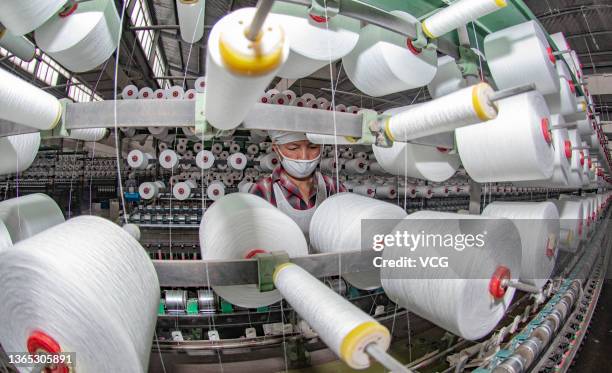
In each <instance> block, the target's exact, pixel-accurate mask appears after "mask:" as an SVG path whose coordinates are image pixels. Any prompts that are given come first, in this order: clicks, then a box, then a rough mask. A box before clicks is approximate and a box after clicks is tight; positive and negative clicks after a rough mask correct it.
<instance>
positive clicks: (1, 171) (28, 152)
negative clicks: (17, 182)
mask: <svg viewBox="0 0 612 373" xmlns="http://www.w3.org/2000/svg"><path fill="white" fill-rule="evenodd" d="M39 146H40V133H39V132H33V133H26V134H22V135H13V136H6V137H0V154H2V157H0V175H7V174H12V173H19V172H23V171H25V170H27V169H28V168H29V167H30V166H31V165H32V162H34V158H36V155H37V154H38V147H39Z"/></svg>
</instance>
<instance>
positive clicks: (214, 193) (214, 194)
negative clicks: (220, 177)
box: [206, 181, 225, 201]
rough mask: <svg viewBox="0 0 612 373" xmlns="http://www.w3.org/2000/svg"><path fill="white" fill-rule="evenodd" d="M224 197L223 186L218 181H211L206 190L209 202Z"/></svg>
mask: <svg viewBox="0 0 612 373" xmlns="http://www.w3.org/2000/svg"><path fill="white" fill-rule="evenodd" d="M224 195H225V185H224V184H223V183H222V182H220V181H213V182H212V183H210V184H208V187H207V188H206V196H207V197H208V199H210V200H211V201H217V200H219V199H221V197H223V196H224Z"/></svg>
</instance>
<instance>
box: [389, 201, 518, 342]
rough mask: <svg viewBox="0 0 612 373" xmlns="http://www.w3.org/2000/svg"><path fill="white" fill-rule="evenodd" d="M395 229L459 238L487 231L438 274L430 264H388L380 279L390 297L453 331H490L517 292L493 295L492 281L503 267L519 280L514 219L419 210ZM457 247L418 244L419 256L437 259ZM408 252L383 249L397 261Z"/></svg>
mask: <svg viewBox="0 0 612 373" xmlns="http://www.w3.org/2000/svg"><path fill="white" fill-rule="evenodd" d="M400 227H401V228H400ZM396 230H399V231H400V232H403V231H406V232H408V234H413V235H419V234H423V233H422V232H423V231H424V232H425V234H441V235H446V234H450V235H452V236H455V237H456V235H460V234H464V235H467V234H482V233H483V231H486V232H487V235H486V238H485V239H484V242H485V244H484V245H483V246H482V247H478V246H473V247H468V248H465V249H464V250H463V251H462V252H461V253H460V255H456V256H453V257H451V258H450V260H452V262H450V260H449V266H448V268H436V269H435V271H436V272H435V275H434V274H432V273H431V271H432V268H430V267H428V266H425V267H423V266H420V265H417V266H416V267H415V268H409V269H407V268H401V267H396V268H392V267H388V266H386V267H383V268H382V269H381V282H382V285H383V288H384V289H385V292H386V294H387V296H388V297H389V299H391V300H392V301H394V302H396V303H397V304H399V305H400V306H402V307H405V308H406V309H407V310H409V311H411V312H414V313H416V314H417V315H419V316H421V317H423V318H425V319H427V320H429V321H431V322H433V323H434V324H436V325H438V326H440V327H442V328H444V329H446V330H448V331H450V332H451V333H453V334H456V335H458V336H461V337H463V338H465V339H468V340H476V339H479V338H482V337H484V336H485V335H487V334H488V333H490V332H491V330H493V328H494V327H495V326H496V325H497V323H498V322H499V320H501V318H502V317H503V316H504V314H505V312H506V309H507V308H508V306H509V305H510V303H511V301H512V297H513V296H514V289H513V288H507V289H506V290H505V293H504V292H502V293H501V294H497V295H498V296H499V297H497V298H496V297H494V296H493V294H492V293H491V292H490V286H491V282H492V279H493V277H495V274H496V272H497V271H498V270H499V269H500V268H501V267H505V269H507V270H509V273H507V277H508V278H509V279H516V278H517V277H518V273H519V268H520V248H519V247H518V245H519V244H518V242H517V241H518V237H517V234H516V231H515V230H514V228H513V226H512V223H510V222H509V221H507V220H505V219H494V220H493V221H491V220H490V219H485V218H482V217H478V216H473V215H462V214H453V213H444V212H434V211H419V212H416V213H414V214H411V215H408V217H407V218H406V220H405V221H404V222H402V223H400V225H398V227H397V228H396ZM453 249H454V248H448V247H444V246H437V245H436V244H435V243H434V244H430V245H428V246H424V247H418V248H416V252H417V253H418V252H419V251H425V250H426V254H420V255H421V257H423V255H426V256H428V257H436V256H448V253H449V251H448V250H453ZM407 251H408V249H407V248H406V247H398V246H389V247H385V250H384V251H383V260H385V259H386V260H397V259H398V258H400V257H402V256H406V255H407ZM485 276H486V277H485ZM489 276H492V277H491V278H489Z"/></svg>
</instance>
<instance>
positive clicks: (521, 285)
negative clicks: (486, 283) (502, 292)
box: [502, 280, 541, 294]
mask: <svg viewBox="0 0 612 373" xmlns="http://www.w3.org/2000/svg"><path fill="white" fill-rule="evenodd" d="M502 286H504V287H511V288H515V289H518V290H522V291H525V292H527V293H536V294H537V293H540V292H541V290H540V289H539V288H537V287H535V286H533V285H529V284H526V283H524V282H519V281H509V280H504V281H503V282H502Z"/></svg>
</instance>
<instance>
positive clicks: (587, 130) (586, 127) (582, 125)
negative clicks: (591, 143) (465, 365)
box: [576, 119, 593, 138]
mask: <svg viewBox="0 0 612 373" xmlns="http://www.w3.org/2000/svg"><path fill="white" fill-rule="evenodd" d="M576 128H577V129H578V133H579V134H580V136H581V137H582V138H585V137H586V136H590V135H591V134H592V133H593V126H592V125H591V121H590V120H588V119H583V120H579V121H576Z"/></svg>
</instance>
